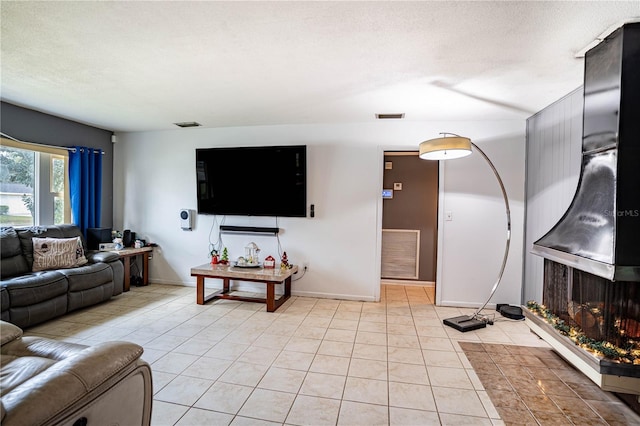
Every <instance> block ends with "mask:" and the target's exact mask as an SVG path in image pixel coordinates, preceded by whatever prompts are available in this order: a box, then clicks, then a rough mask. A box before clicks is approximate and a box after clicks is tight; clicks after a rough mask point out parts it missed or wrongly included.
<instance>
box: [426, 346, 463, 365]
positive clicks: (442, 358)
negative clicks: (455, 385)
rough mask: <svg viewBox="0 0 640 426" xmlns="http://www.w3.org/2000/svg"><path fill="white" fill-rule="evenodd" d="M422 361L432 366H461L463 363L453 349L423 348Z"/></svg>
mask: <svg viewBox="0 0 640 426" xmlns="http://www.w3.org/2000/svg"><path fill="white" fill-rule="evenodd" d="M422 355H423V357H424V363H425V364H426V365H427V366H433V367H451V368H463V364H462V362H461V361H460V358H459V357H458V354H457V353H456V352H454V351H450V352H449V351H432V350H423V351H422Z"/></svg>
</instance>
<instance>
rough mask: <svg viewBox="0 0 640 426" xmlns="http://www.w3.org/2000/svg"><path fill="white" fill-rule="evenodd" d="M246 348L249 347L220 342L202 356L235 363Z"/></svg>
mask: <svg viewBox="0 0 640 426" xmlns="http://www.w3.org/2000/svg"><path fill="white" fill-rule="evenodd" d="M248 348H249V345H244V344H239V343H230V342H224V341H222V342H219V343H217V344H216V345H215V346H214V347H213V348H211V349H210V350H209V351H207V353H205V354H204V356H208V357H212V358H220V359H228V360H230V361H235V360H236V359H238V358H239V357H240V355H242V353H243V352H244V351H246V350H247V349H248Z"/></svg>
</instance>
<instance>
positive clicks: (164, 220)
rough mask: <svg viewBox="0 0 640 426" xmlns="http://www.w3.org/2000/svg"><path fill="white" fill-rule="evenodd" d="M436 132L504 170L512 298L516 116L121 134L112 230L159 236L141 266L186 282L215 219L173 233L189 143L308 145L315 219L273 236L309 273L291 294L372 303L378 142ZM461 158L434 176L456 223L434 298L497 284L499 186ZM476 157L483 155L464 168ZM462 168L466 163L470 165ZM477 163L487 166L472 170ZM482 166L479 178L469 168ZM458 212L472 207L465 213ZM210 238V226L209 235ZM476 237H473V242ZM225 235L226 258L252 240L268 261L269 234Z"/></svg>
mask: <svg viewBox="0 0 640 426" xmlns="http://www.w3.org/2000/svg"><path fill="white" fill-rule="evenodd" d="M445 130H446V131H452V132H456V133H459V134H464V135H466V136H469V137H471V138H472V139H473V140H474V141H475V142H476V143H478V144H479V145H481V146H482V147H483V149H484V148H485V145H486V148H487V152H488V154H489V155H490V156H492V158H493V156H495V158H494V159H495V162H496V166H497V167H498V169H499V170H500V172H501V173H504V175H503V176H504V178H505V181H507V191H508V192H509V195H510V197H511V198H512V203H513V206H512V210H513V216H514V239H515V240H516V242H515V243H514V244H513V247H514V250H513V251H512V254H511V256H510V261H509V267H508V271H507V275H508V276H509V285H510V286H513V287H514V288H513V289H511V288H509V289H506V288H504V289H502V290H504V292H503V293H500V294H499V295H500V296H501V298H500V300H499V301H500V302H504V303H519V302H520V291H521V267H522V251H521V247H522V243H521V239H522V217H523V213H522V199H523V182H524V130H525V123H524V121H499V122H496V121H493V122H446V123H443V122H438V123H432V122H427V123H425V122H408V121H407V122H375V123H362V124H334V125H296V126H257V127H244V128H217V129H178V130H172V131H161V132H141V133H120V134H118V135H117V138H118V142H117V144H116V148H115V152H116V161H115V173H114V175H115V178H114V194H115V197H114V227H115V228H120V229H131V230H133V231H135V232H137V233H138V234H140V235H141V236H143V237H146V238H147V239H148V240H150V241H153V242H156V243H158V244H159V246H160V247H159V248H158V249H156V250H155V253H154V258H153V260H152V261H151V262H150V266H151V270H150V279H151V281H152V282H156V283H176V284H185V285H194V283H195V279H193V278H191V277H190V275H189V270H190V268H191V267H192V266H196V265H199V264H202V263H205V262H208V246H209V234H210V230H211V227H212V224H213V217H212V216H206V215H198V216H197V217H196V220H195V227H194V230H193V231H191V232H188V231H182V230H181V229H180V227H179V219H178V217H179V216H178V212H179V210H180V209H181V208H190V209H195V208H196V192H195V191H196V188H195V182H196V177H195V148H206V147H213V146H250V145H288V144H306V145H307V173H308V186H307V201H308V204H315V209H316V217H315V218H280V219H279V223H278V226H280V227H281V228H282V229H283V231H282V233H281V236H280V240H281V242H282V245H283V248H284V250H286V251H287V254H288V256H289V259H290V260H291V261H292V262H294V263H296V264H301V263H303V262H309V271H308V272H307V274H306V275H305V276H304V277H303V278H301V279H300V280H299V281H296V282H295V283H294V285H293V293H294V294H297V295H305V296H319V297H335V298H342V299H356V300H368V301H372V300H377V299H378V298H379V287H380V285H379V271H380V258H379V257H380V232H381V231H380V230H381V217H380V214H381V211H382V210H381V197H380V190H381V188H382V170H383V169H382V167H383V157H382V153H383V152H384V150H386V149H416V148H417V145H418V143H419V142H421V141H422V140H425V139H428V138H432V137H437V136H438V132H441V131H445ZM472 157H476V156H472ZM458 161H461V163H458V164H452V165H447V166H446V167H445V175H444V176H443V179H444V182H445V187H444V189H445V190H446V193H445V194H444V202H445V205H446V206H448V207H447V208H448V209H449V207H450V209H451V210H453V211H454V221H452V222H447V224H446V225H445V227H444V242H445V244H444V249H443V252H442V253H441V254H439V256H441V261H442V263H443V272H442V277H443V278H442V282H440V283H438V284H437V289H438V291H441V292H442V294H443V296H444V297H443V298H442V303H443V304H458V305H478V304H480V303H482V302H483V301H484V300H482V299H484V298H486V296H487V295H488V292H489V290H490V288H491V285H492V282H493V280H494V277H491V278H489V279H485V276H492V275H495V274H496V273H497V269H498V267H499V259H498V260H495V261H493V257H496V259H497V258H498V257H500V259H501V250H502V248H501V247H502V244H503V241H502V240H503V234H502V232H501V231H499V230H498V231H495V232H494V231H491V229H493V228H492V227H495V228H496V229H499V228H500V226H501V225H502V223H501V222H500V218H501V217H502V216H503V215H504V213H503V208H502V207H501V206H500V204H501V203H502V201H501V198H499V197H500V193H499V190H498V187H497V184H496V183H495V182H494V181H492V180H491V176H492V175H491V174H490V173H491V172H490V170H489V169H488V167H486V166H483V165H482V159H476V160H473V159H463V160H458ZM474 161H479V162H480V163H478V165H477V166H473V165H474V164H475V163H474ZM468 165H472V166H471V167H472V168H473V170H467V169H466V167H467V166H468ZM482 167H485V168H486V170H485V171H480V169H481V168H482ZM476 168H477V169H478V170H477V171H476ZM487 171H488V173H489V177H488V178H486V179H485V178H480V177H478V176H476V174H482V173H486V172H487ZM476 172H478V173H476ZM464 176H467V178H466V179H464V178H463V177H464ZM253 179H254V177H253V176H251V172H250V171H249V170H242V169H239V170H238V173H237V174H235V175H234V176H221V177H220V182H221V184H226V185H238V186H242V185H244V184H245V183H246V182H247V181H249V180H253ZM258 181H259V182H260V188H258V190H271V191H273V193H274V196H285V195H284V194H280V193H279V192H278V186H277V182H271V181H269V179H268V177H261V178H260V179H258ZM461 181H462V182H467V183H461ZM465 211H468V212H474V213H475V214H474V215H467V214H465ZM493 222H497V224H495V225H494V224H493ZM225 223H226V224H230V225H254V226H275V219H274V218H260V217H252V218H249V217H237V216H230V217H227V218H226V222H225ZM485 231H486V232H485ZM481 233H482V234H481ZM216 234H217V230H215V229H214V231H213V235H214V236H213V239H214V240H215V238H216V237H215V236H216ZM479 234H481V235H479ZM484 234H486V238H485V235H484ZM494 234H495V235H494ZM478 237H480V238H481V240H482V241H480V242H479V243H473V244H471V243H470V241H471V240H473V239H475V238H478ZM223 238H224V244H225V245H226V246H227V247H228V248H229V252H230V258H232V259H233V258H235V257H237V256H239V255H242V254H243V247H244V246H245V245H246V244H247V243H249V242H250V241H255V242H256V243H257V244H258V245H259V246H260V248H261V249H262V253H261V254H262V255H263V256H266V255H268V254H272V255H274V257H276V258H277V242H276V239H275V238H274V237H264V236H255V237H254V236H248V235H225V236H223ZM518 239H519V240H520V242H519V243H518ZM478 247H480V249H479V250H478ZM492 253H495V255H494V254H492ZM498 253H500V254H498ZM466 265H469V267H467V266H466ZM505 287H507V286H505Z"/></svg>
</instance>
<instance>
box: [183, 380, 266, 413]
mask: <svg viewBox="0 0 640 426" xmlns="http://www.w3.org/2000/svg"><path fill="white" fill-rule="evenodd" d="M251 392H253V387H250V386H241V385H234V384H232V383H223V382H216V383H214V384H213V385H212V386H211V387H210V388H209V389H208V390H207V391H206V392H205V393H204V395H202V396H201V397H200V399H198V401H197V402H196V403H195V404H194V407H198V408H204V409H207V410H214V411H220V412H222V413H229V414H236V413H237V412H238V411H239V410H240V408H241V407H242V405H243V404H244V403H245V401H246V400H247V399H248V398H249V395H251Z"/></svg>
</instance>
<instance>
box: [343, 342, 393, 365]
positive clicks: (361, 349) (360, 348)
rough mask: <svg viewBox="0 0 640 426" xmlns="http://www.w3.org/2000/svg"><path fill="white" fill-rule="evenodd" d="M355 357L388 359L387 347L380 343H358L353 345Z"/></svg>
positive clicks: (378, 359)
mask: <svg viewBox="0 0 640 426" xmlns="http://www.w3.org/2000/svg"><path fill="white" fill-rule="evenodd" d="M352 356H353V358H362V359H373V360H377V361H386V360H387V347H386V346H379V345H367V344H362V343H356V344H355V345H354V346H353V355H352Z"/></svg>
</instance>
